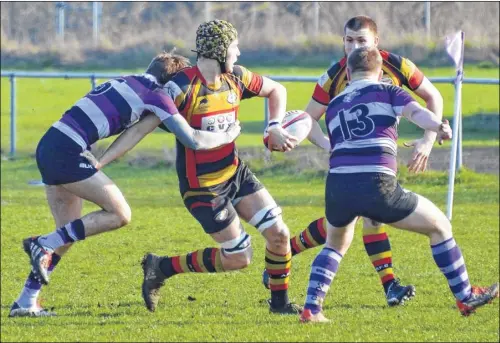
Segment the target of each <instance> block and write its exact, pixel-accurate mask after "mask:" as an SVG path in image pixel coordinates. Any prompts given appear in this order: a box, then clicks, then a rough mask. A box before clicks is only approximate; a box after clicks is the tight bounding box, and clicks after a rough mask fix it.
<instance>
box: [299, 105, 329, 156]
mask: <svg viewBox="0 0 500 343" xmlns="http://www.w3.org/2000/svg"><path fill="white" fill-rule="evenodd" d="M325 110H326V106H325V105H322V104H320V103H319V102H317V101H315V100H314V99H311V100H310V101H309V104H307V107H306V109H305V112H307V113H309V115H310V116H311V117H312V118H313V119H314V120H313V122H312V127H311V132H309V136H307V139H308V140H309V141H310V142H311V143H313V144H314V145H316V146H318V147H320V148H321V149H324V150H326V151H330V149H331V147H330V140H329V139H328V137H327V136H325V134H324V133H323V130H322V129H321V126H319V124H318V121H319V120H320V119H321V117H322V116H323V114H324V113H325Z"/></svg>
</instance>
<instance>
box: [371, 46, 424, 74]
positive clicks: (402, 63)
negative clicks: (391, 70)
mask: <svg viewBox="0 0 500 343" xmlns="http://www.w3.org/2000/svg"><path fill="white" fill-rule="evenodd" d="M379 51H380V55H381V56H382V59H383V61H384V64H390V65H392V66H394V67H396V68H397V69H398V70H401V71H406V70H409V71H413V70H414V69H415V68H416V66H415V64H414V63H413V62H412V61H411V60H410V59H409V58H408V57H404V56H401V55H398V54H395V53H393V52H389V51H387V50H379Z"/></svg>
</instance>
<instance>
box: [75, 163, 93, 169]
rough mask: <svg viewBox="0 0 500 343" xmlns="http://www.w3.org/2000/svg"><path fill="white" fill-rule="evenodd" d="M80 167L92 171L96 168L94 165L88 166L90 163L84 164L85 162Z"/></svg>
mask: <svg viewBox="0 0 500 343" xmlns="http://www.w3.org/2000/svg"><path fill="white" fill-rule="evenodd" d="M78 166H79V167H80V168H85V169H92V168H94V167H93V166H92V165H90V164H88V163H83V162H82V163H80V164H79V165H78Z"/></svg>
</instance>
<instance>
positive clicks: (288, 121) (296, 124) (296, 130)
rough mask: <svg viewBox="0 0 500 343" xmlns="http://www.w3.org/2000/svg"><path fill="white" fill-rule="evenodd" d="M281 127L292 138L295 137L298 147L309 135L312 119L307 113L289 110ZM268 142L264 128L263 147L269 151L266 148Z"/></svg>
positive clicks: (267, 135)
mask: <svg viewBox="0 0 500 343" xmlns="http://www.w3.org/2000/svg"><path fill="white" fill-rule="evenodd" d="M281 127H282V128H283V129H285V130H286V131H287V132H288V133H289V134H291V135H292V136H295V137H297V145H299V144H300V143H301V142H302V141H303V140H304V139H305V138H306V137H307V136H308V135H309V132H311V127H312V118H311V116H310V115H309V113H307V112H304V111H301V110H291V111H288V112H286V113H285V117H284V118H283V121H282V122H281ZM268 141H269V134H268V132H267V128H266V131H264V145H265V146H266V148H268V149H269V147H268V146H267V143H268ZM297 145H296V146H297ZM273 150H274V149H273ZM274 151H276V150H274Z"/></svg>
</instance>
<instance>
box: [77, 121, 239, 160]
mask: <svg viewBox="0 0 500 343" xmlns="http://www.w3.org/2000/svg"><path fill="white" fill-rule="evenodd" d="M160 123H163V124H164V125H165V126H166V127H167V128H168V129H169V131H170V132H172V133H173V134H175V136H176V137H177V139H178V140H179V141H180V142H181V143H182V144H183V145H184V146H186V147H188V148H189V149H193V150H209V149H213V148H217V147H219V146H222V145H225V144H229V143H231V142H232V141H234V140H235V139H236V137H238V135H239V134H240V131H241V127H240V125H239V122H238V121H236V122H235V123H234V124H233V125H231V126H229V127H228V129H227V130H226V132H210V131H201V130H196V129H193V128H192V127H191V126H189V124H188V123H187V122H186V120H185V119H184V118H183V117H182V116H181V115H178V114H174V115H171V116H169V117H167V118H166V119H165V120H163V122H162V121H161V120H160V118H159V117H158V116H156V115H154V114H152V113H151V114H148V115H146V116H145V117H143V118H142V119H141V120H139V121H138V122H137V123H135V124H134V125H132V126H131V127H129V128H128V129H127V130H125V131H124V132H123V133H122V134H121V135H120V136H119V137H118V138H117V139H115V140H114V141H113V143H112V144H111V145H110V146H109V147H108V149H106V151H105V152H104V154H103V155H102V156H101V158H100V159H99V161H98V160H97V159H95V157H94V156H93V155H92V154H91V153H90V152H89V151H85V152H83V153H82V156H85V157H86V158H87V159H88V160H89V161H90V162H92V164H93V165H94V167H96V169H100V168H102V167H104V166H105V165H107V164H109V163H111V162H112V161H114V160H115V159H117V158H119V157H121V156H123V155H124V154H125V153H126V152H127V151H129V150H131V149H132V148H133V147H135V146H136V145H137V143H139V142H140V141H141V140H142V139H143V138H144V137H145V136H146V135H147V134H148V133H150V132H152V131H153V130H154V129H155V128H156V127H158V125H159V124H160Z"/></svg>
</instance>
